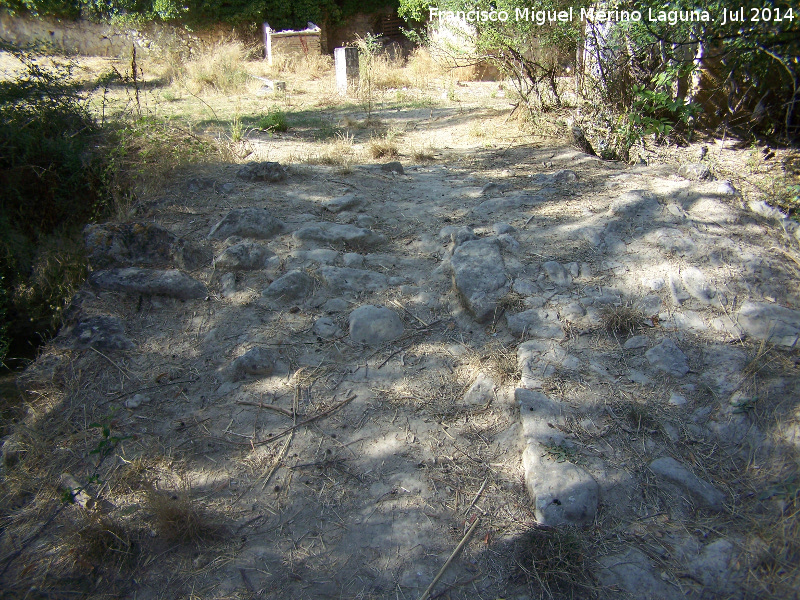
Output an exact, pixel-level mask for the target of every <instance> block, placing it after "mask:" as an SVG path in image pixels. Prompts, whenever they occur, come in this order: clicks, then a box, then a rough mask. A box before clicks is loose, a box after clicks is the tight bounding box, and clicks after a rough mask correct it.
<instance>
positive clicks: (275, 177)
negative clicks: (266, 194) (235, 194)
mask: <svg viewBox="0 0 800 600" xmlns="http://www.w3.org/2000/svg"><path fill="white" fill-rule="evenodd" d="M236 176H237V177H239V178H241V179H246V180H247V181H267V182H269V183H277V182H279V181H284V180H285V179H286V169H284V168H283V167H282V166H281V164H280V163H277V162H269V161H266V162H249V163H247V164H246V165H242V166H241V167H239V170H238V171H237V172H236Z"/></svg>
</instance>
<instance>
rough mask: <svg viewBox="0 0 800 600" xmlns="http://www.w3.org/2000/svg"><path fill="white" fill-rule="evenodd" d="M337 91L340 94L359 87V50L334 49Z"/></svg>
mask: <svg viewBox="0 0 800 600" xmlns="http://www.w3.org/2000/svg"><path fill="white" fill-rule="evenodd" d="M333 60H334V63H335V68H336V89H337V90H338V91H339V93H340V94H346V93H347V90H348V89H350V88H352V87H355V86H357V85H358V48H352V47H348V48H334V49H333Z"/></svg>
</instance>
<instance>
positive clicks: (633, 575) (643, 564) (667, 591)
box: [596, 548, 686, 600]
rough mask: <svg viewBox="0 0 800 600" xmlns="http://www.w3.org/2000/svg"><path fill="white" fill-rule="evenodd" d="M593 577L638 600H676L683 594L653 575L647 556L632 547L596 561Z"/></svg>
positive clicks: (682, 596) (602, 583)
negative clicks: (596, 567)
mask: <svg viewBox="0 0 800 600" xmlns="http://www.w3.org/2000/svg"><path fill="white" fill-rule="evenodd" d="M597 566H598V570H597V571H596V575H597V579H598V581H599V582H600V584H601V585H603V586H604V587H605V588H607V589H618V590H620V591H621V592H624V593H625V594H626V596H625V597H630V598H641V599H642V600H656V599H658V600H679V599H683V598H685V597H686V596H685V595H684V594H683V593H682V592H681V591H680V589H678V588H675V587H673V586H671V585H669V583H667V582H666V581H663V580H662V579H661V578H660V577H658V576H657V575H656V574H655V572H654V571H655V569H654V568H653V564H652V563H651V562H650V559H648V558H647V556H645V555H644V554H643V553H642V552H641V551H639V550H637V549H636V548H630V549H628V550H627V551H626V552H624V553H622V554H608V555H606V556H602V557H600V558H599V559H598V560H597Z"/></svg>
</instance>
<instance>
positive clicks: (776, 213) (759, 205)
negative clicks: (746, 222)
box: [747, 200, 786, 221]
mask: <svg viewBox="0 0 800 600" xmlns="http://www.w3.org/2000/svg"><path fill="white" fill-rule="evenodd" d="M747 208H749V209H750V210H751V211H753V212H754V213H756V214H757V215H760V216H762V217H764V218H765V219H773V220H775V221H782V220H783V219H785V218H786V215H785V214H783V212H782V211H781V210H780V209H778V208H775V207H774V206H770V205H769V204H767V203H766V202H764V201H763V200H751V201H750V202H748V203H747Z"/></svg>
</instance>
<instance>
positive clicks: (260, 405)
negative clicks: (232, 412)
mask: <svg viewBox="0 0 800 600" xmlns="http://www.w3.org/2000/svg"><path fill="white" fill-rule="evenodd" d="M236 404H242V405H244V406H255V407H256V408H266V409H267V410H274V411H275V412H278V413H281V414H282V415H286V416H287V417H289V418H291V417H293V416H294V415H293V414H292V411H290V410H289V409H288V408H281V407H280V406H274V405H272V404H264V403H263V402H250V401H248V400H237V401H236Z"/></svg>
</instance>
